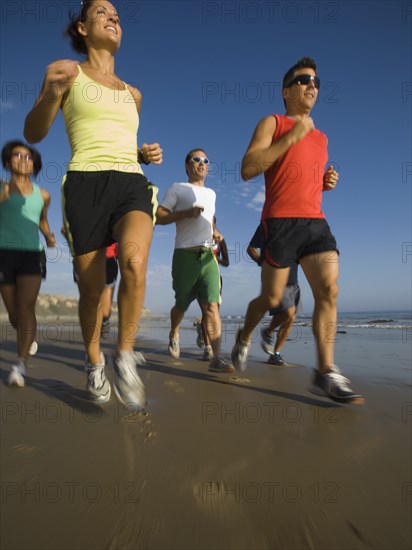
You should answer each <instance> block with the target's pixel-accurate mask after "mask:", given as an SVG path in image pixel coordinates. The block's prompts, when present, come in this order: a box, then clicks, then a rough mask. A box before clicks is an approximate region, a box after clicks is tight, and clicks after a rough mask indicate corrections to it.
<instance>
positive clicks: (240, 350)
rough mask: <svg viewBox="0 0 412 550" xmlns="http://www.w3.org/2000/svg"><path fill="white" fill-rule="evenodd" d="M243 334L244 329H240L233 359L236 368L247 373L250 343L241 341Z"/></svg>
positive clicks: (232, 355) (233, 350)
mask: <svg viewBox="0 0 412 550" xmlns="http://www.w3.org/2000/svg"><path fill="white" fill-rule="evenodd" d="M241 334H242V329H241V328H240V329H239V330H238V331H237V334H236V343H235V345H234V346H233V348H232V353H231V358H232V362H233V365H234V366H235V368H236V369H237V370H238V371H240V372H245V371H246V369H247V356H248V353H249V348H250V343H248V342H244V341H243V340H242V339H241Z"/></svg>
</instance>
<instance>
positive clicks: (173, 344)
mask: <svg viewBox="0 0 412 550" xmlns="http://www.w3.org/2000/svg"><path fill="white" fill-rule="evenodd" d="M167 349H168V352H169V355H170V357H172V358H173V359H179V357H180V348H179V340H174V339H173V338H170V340H169V346H168V348H167Z"/></svg>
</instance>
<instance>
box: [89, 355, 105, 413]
mask: <svg viewBox="0 0 412 550" xmlns="http://www.w3.org/2000/svg"><path fill="white" fill-rule="evenodd" d="M104 366H105V361H104V355H103V353H102V352H100V363H97V364H95V365H93V364H91V363H89V362H88V360H87V356H86V366H85V370H86V372H87V391H88V392H89V395H90V398H91V399H92V401H94V402H95V403H106V401H109V399H110V395H111V388H110V382H109V381H108V380H107V378H106V374H105V372H104Z"/></svg>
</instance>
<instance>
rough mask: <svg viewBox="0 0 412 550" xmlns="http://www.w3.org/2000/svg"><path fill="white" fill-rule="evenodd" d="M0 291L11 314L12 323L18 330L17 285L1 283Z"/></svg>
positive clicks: (9, 314)
mask: <svg viewBox="0 0 412 550" xmlns="http://www.w3.org/2000/svg"><path fill="white" fill-rule="evenodd" d="M0 293H1V297H2V298H3V302H4V305H5V307H6V310H7V313H8V316H9V321H10V324H11V326H12V327H13V328H14V329H15V330H17V285H16V284H3V285H0Z"/></svg>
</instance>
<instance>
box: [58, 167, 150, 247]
mask: <svg viewBox="0 0 412 550" xmlns="http://www.w3.org/2000/svg"><path fill="white" fill-rule="evenodd" d="M157 191H158V189H157V187H156V186H154V185H153V184H151V183H150V182H149V180H148V179H146V178H145V176H143V175H142V174H139V173H128V172H119V171H115V170H104V171H98V172H97V171H96V172H78V171H68V172H67V175H66V176H65V178H64V180H63V194H62V201H63V204H62V207H63V219H64V225H65V228H66V232H67V234H68V236H69V238H68V242H69V244H70V248H71V252H72V254H73V255H74V256H80V255H82V254H87V253H88V252H93V251H95V250H100V249H102V248H105V247H107V246H109V245H111V244H112V243H113V242H114V238H113V235H112V229H113V226H114V225H115V224H116V223H117V222H118V221H119V220H120V219H121V218H123V216H124V215H125V214H127V213H128V212H133V211H140V212H145V213H146V214H147V215H148V216H150V219H151V220H152V223H153V225H154V223H155V221H156V217H155V216H156V209H157Z"/></svg>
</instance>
